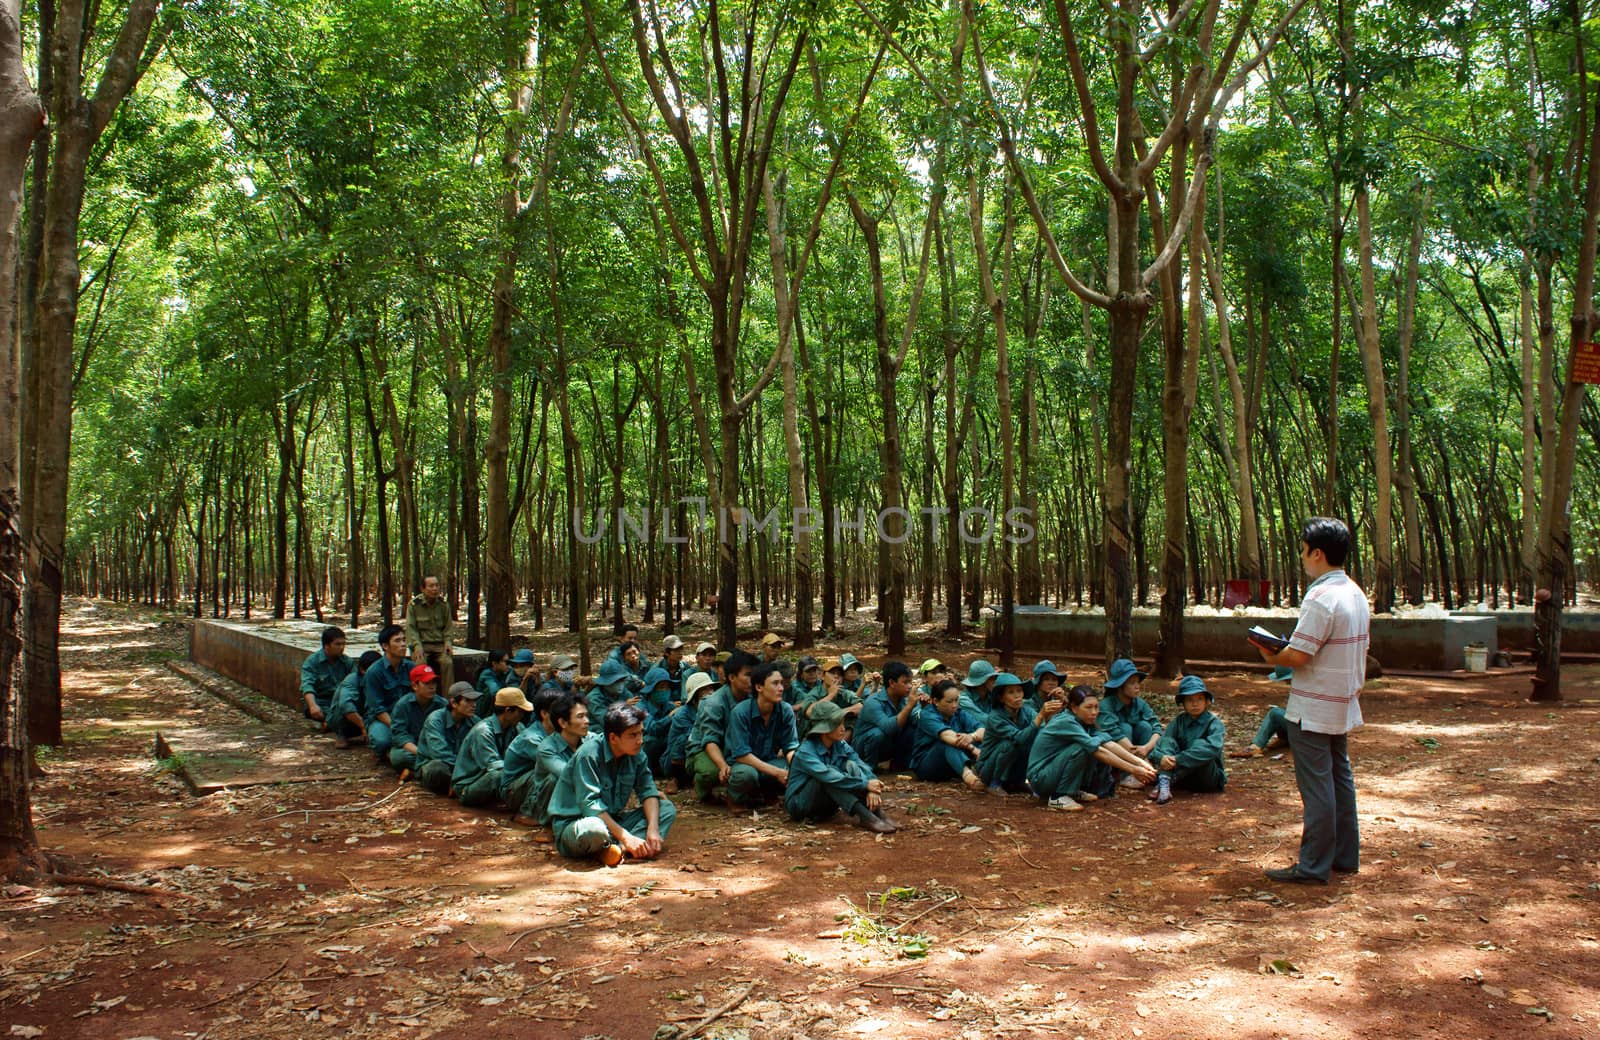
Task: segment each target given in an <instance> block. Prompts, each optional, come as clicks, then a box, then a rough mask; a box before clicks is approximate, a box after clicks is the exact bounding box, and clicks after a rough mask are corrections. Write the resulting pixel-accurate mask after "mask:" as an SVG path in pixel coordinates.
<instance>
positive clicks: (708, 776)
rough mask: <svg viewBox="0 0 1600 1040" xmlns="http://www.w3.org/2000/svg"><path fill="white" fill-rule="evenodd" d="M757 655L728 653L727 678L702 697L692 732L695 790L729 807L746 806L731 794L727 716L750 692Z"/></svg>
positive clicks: (737, 809) (691, 765) (691, 770)
mask: <svg viewBox="0 0 1600 1040" xmlns="http://www.w3.org/2000/svg"><path fill="white" fill-rule="evenodd" d="M755 663H756V662H755V658H753V657H751V656H750V655H749V654H747V653H745V652H744V651H743V650H736V651H734V652H733V654H732V655H731V656H729V658H728V661H727V663H726V664H724V665H723V671H724V672H726V673H727V681H726V682H725V683H723V685H722V686H720V687H719V688H718V689H717V691H716V692H715V693H713V694H711V695H710V696H708V697H702V698H701V701H700V708H699V711H698V713H697V714H696V716H695V723H694V729H693V730H692V731H690V733H689V744H688V752H689V758H688V760H687V762H686V765H687V767H688V770H689V775H690V776H691V777H692V778H693V779H694V792H695V794H696V795H698V796H699V798H700V800H701V801H702V802H709V801H712V800H714V799H715V798H718V797H720V798H721V800H722V801H723V802H724V803H725V804H726V805H727V806H728V808H729V810H731V811H733V812H735V813H739V812H743V811H744V810H743V809H742V808H740V807H739V806H738V805H736V804H735V803H734V802H733V800H732V799H731V798H729V797H728V791H727V783H728V778H729V777H730V776H732V775H733V766H732V764H731V762H730V760H729V758H728V757H727V754H726V752H727V747H728V719H729V716H731V715H732V714H733V709H734V707H735V706H737V705H738V703H739V702H740V701H742V700H744V699H745V698H746V697H748V696H749V695H750V671H751V669H752V668H754V667H755Z"/></svg>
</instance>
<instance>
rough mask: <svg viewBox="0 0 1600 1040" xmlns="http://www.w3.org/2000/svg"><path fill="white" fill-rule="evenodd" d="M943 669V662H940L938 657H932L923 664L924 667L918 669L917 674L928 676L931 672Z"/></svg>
mask: <svg viewBox="0 0 1600 1040" xmlns="http://www.w3.org/2000/svg"><path fill="white" fill-rule="evenodd" d="M943 667H944V662H943V661H941V660H939V659H938V658H937V657H930V658H928V659H927V660H926V661H924V662H922V667H920V668H918V669H917V674H918V675H927V674H928V673H929V672H936V671H938V670H939V669H941V668H943Z"/></svg>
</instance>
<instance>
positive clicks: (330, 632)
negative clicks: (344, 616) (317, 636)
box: [322, 627, 344, 646]
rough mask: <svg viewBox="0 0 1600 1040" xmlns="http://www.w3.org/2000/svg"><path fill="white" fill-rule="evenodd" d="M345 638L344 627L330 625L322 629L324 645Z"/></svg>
mask: <svg viewBox="0 0 1600 1040" xmlns="http://www.w3.org/2000/svg"><path fill="white" fill-rule="evenodd" d="M343 638H344V629H342V628H332V627H329V628H325V629H323V630H322V645H323V646H327V645H328V644H329V643H331V642H333V641H334V640H335V639H343Z"/></svg>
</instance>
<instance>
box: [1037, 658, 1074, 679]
mask: <svg viewBox="0 0 1600 1040" xmlns="http://www.w3.org/2000/svg"><path fill="white" fill-rule="evenodd" d="M1046 675H1053V676H1055V677H1056V678H1057V679H1062V680H1065V679H1066V677H1067V673H1066V672H1058V671H1056V663H1055V662H1054V661H1040V662H1039V663H1038V664H1036V665H1034V666H1033V681H1034V682H1038V681H1039V680H1040V679H1041V678H1043V677H1044V676H1046Z"/></svg>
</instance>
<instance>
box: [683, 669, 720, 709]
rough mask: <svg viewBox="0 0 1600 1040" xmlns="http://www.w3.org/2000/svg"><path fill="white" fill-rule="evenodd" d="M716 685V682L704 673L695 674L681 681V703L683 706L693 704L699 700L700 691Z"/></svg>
mask: <svg viewBox="0 0 1600 1040" xmlns="http://www.w3.org/2000/svg"><path fill="white" fill-rule="evenodd" d="M716 684H717V680H715V679H713V678H711V676H709V675H707V674H706V673H705V672H695V673H694V674H693V675H691V676H689V678H687V679H685V680H684V681H683V702H684V703H685V704H693V703H694V702H695V701H697V700H699V699H700V692H701V691H702V690H704V689H706V688H707V687H710V686H715V685H716Z"/></svg>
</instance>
